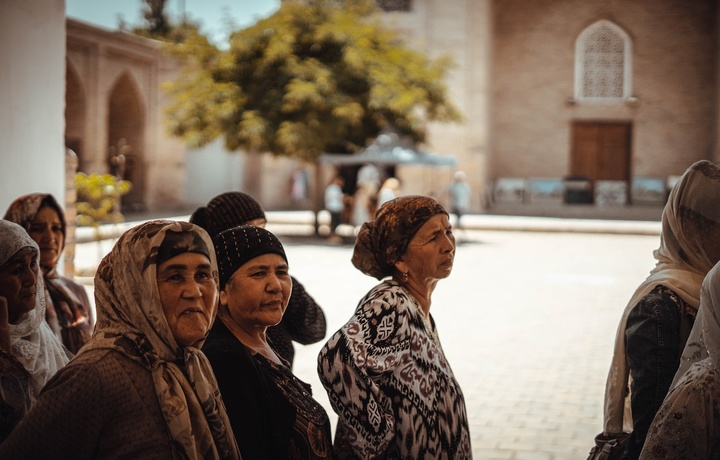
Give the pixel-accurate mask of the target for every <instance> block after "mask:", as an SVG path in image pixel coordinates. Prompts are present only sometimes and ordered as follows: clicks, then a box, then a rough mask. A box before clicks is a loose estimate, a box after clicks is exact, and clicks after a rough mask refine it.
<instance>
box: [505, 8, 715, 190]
mask: <svg viewBox="0 0 720 460" xmlns="http://www.w3.org/2000/svg"><path fill="white" fill-rule="evenodd" d="M716 17H717V14H716V2H715V1H694V2H686V1H682V0H662V1H657V0H631V1H622V2H620V1H610V2H608V1H604V0H544V1H533V2H526V1H523V0H503V1H495V2H494V18H493V22H494V46H493V54H494V57H493V62H492V67H493V72H492V82H493V96H492V100H493V105H492V113H493V119H492V128H491V131H492V133H493V144H492V161H491V178H497V177H503V176H516V177H528V176H531V177H562V176H564V175H566V174H568V173H569V172H570V170H569V161H570V149H571V141H572V140H571V126H572V123H573V121H576V120H593V121H615V120H618V121H626V122H630V123H631V124H632V139H631V157H630V172H631V176H633V177H634V176H666V175H673V174H680V173H682V171H684V169H685V168H686V167H687V166H688V165H689V164H691V163H692V162H693V161H696V160H698V159H710V158H713V156H714V150H715V143H716V141H715V139H716V137H717V122H716V113H715V112H716V108H717V95H716V92H717V83H716V53H717V38H716V29H717V25H716V24H717V19H716ZM603 19H604V20H608V21H610V22H612V23H614V24H615V25H617V26H619V27H620V28H622V29H623V30H624V31H625V33H627V34H628V35H629V37H630V41H631V44H632V94H633V95H634V96H636V97H637V98H638V99H639V102H638V104H637V105H636V106H630V105H628V104H625V103H622V102H620V103H609V104H606V103H590V102H575V103H574V104H573V103H569V102H568V99H571V98H573V97H574V65H575V42H576V39H577V37H578V36H579V35H580V33H581V32H582V31H583V30H584V29H585V28H586V27H588V26H590V25H591V24H593V23H595V22H596V21H598V20H603Z"/></svg>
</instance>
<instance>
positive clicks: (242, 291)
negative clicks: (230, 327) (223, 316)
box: [220, 254, 292, 327]
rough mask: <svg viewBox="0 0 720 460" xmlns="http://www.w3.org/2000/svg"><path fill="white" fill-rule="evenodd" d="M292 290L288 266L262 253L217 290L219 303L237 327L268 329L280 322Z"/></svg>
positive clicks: (278, 256) (270, 255) (276, 256)
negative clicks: (224, 307) (226, 310)
mask: <svg viewBox="0 0 720 460" xmlns="http://www.w3.org/2000/svg"><path fill="white" fill-rule="evenodd" d="M291 290H292V279H290V275H289V273H288V264H287V262H285V259H283V258H282V257H281V256H280V255H278V254H263V255H261V256H258V257H256V258H254V259H251V260H249V261H248V262H246V263H245V264H244V265H243V266H241V267H240V268H238V269H237V271H236V272H235V273H233V275H232V277H231V278H230V279H229V280H228V282H227V284H226V285H225V289H224V290H223V291H220V303H221V304H223V305H227V307H228V310H229V312H230V316H231V317H232V319H233V321H235V322H236V323H237V324H238V325H240V326H248V327H258V326H260V327H270V326H274V325H276V324H277V323H279V322H280V320H282V317H283V314H284V313H285V308H287V304H288V300H289V299H290V291H291Z"/></svg>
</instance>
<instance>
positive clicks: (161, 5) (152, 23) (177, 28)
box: [118, 0, 200, 43]
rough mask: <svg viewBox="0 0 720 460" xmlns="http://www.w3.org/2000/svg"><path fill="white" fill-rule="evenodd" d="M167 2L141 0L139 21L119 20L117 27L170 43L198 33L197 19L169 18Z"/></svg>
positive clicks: (165, 0)
mask: <svg viewBox="0 0 720 460" xmlns="http://www.w3.org/2000/svg"><path fill="white" fill-rule="evenodd" d="M167 3H168V1H167V0H143V4H144V5H143V7H142V17H143V19H142V21H141V23H140V24H137V25H134V26H129V25H128V24H126V23H125V21H122V20H121V22H120V24H119V26H118V27H119V29H120V30H127V31H129V32H130V33H133V34H135V35H140V36H142V37H147V38H153V39H155V40H160V41H165V42H170V43H182V42H184V41H185V40H188V39H189V38H190V37H191V36H192V35H194V34H196V33H198V31H199V30H200V24H199V23H198V22H197V21H194V20H192V19H188V18H187V17H186V16H184V15H183V17H182V18H181V19H180V20H179V21H177V20H173V19H172V18H170V17H169V16H168V14H167V11H166V6H167Z"/></svg>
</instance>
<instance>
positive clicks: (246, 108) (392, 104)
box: [167, 0, 461, 161]
mask: <svg viewBox="0 0 720 460" xmlns="http://www.w3.org/2000/svg"><path fill="white" fill-rule="evenodd" d="M376 8H377V7H376V5H375V2H374V1H372V0H344V1H338V0H310V1H306V2H283V4H282V6H281V7H280V9H279V10H278V11H277V12H276V13H275V14H273V15H272V16H270V17H269V18H267V19H264V20H261V21H259V22H258V23H257V24H255V25H253V26H251V27H248V28H246V29H243V30H240V31H237V32H235V33H233V34H232V35H231V37H230V44H229V48H228V49H226V50H220V49H218V48H217V47H215V46H214V45H212V44H211V43H210V42H209V40H207V38H205V37H203V36H202V35H201V34H200V33H199V32H196V33H192V34H187V35H186V37H185V40H184V41H183V43H182V44H180V45H177V46H175V52H176V53H178V54H179V55H180V56H182V57H183V58H185V61H186V62H187V66H186V68H185V69H184V71H183V72H182V74H181V76H180V77H179V78H178V79H177V80H175V81H173V82H169V83H168V84H167V89H168V90H169V92H170V94H171V96H172V103H171V105H170V106H169V108H168V112H167V115H168V117H167V119H168V122H169V124H170V128H171V130H172V132H173V133H174V134H176V135H178V136H181V137H182V138H183V139H185V140H186V141H188V142H189V143H191V144H193V145H195V146H202V145H205V144H207V143H209V142H211V141H213V140H214V139H216V138H218V137H221V136H222V137H224V140H225V144H226V147H227V148H228V149H229V150H231V151H233V150H237V149H245V150H248V151H253V152H264V151H269V152H271V153H273V154H275V155H282V156H290V157H294V158H298V159H302V160H305V161H314V160H315V159H317V157H318V156H319V155H320V154H322V153H323V152H351V151H354V150H357V149H358V148H362V147H364V146H365V144H366V143H367V142H368V140H370V139H372V138H374V137H375V136H376V135H377V134H378V133H379V132H380V130H381V129H382V128H383V127H384V126H385V125H387V124H388V123H389V124H391V125H392V126H394V127H395V129H397V130H398V131H399V132H400V133H401V134H403V135H406V136H408V137H410V138H411V139H412V140H413V141H415V142H422V141H424V140H425V136H426V131H425V128H426V125H427V122H428V121H443V122H452V121H460V120H461V115H460V113H459V111H458V110H457V109H456V108H455V107H454V106H453V104H452V103H451V102H450V101H449V100H448V98H447V95H446V93H447V88H446V86H445V82H444V78H445V76H446V74H447V72H448V71H449V69H450V66H451V62H450V60H449V58H447V57H443V58H439V59H435V60H432V59H429V58H428V57H427V56H425V55H424V54H423V53H421V52H419V51H416V50H413V49H411V48H409V47H407V46H406V45H405V44H404V43H403V41H402V40H401V38H400V37H399V36H398V35H397V33H396V32H394V31H392V30H390V29H388V28H386V27H384V26H382V25H381V23H380V21H379V18H378V17H377V15H376V13H377V12H378V10H377V9H376Z"/></svg>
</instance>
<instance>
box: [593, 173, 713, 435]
mask: <svg viewBox="0 0 720 460" xmlns="http://www.w3.org/2000/svg"><path fill="white" fill-rule="evenodd" d="M653 256H654V257H655V259H656V260H657V262H656V264H655V268H654V269H653V270H652V271H651V272H650V276H648V277H647V279H646V280H645V281H643V283H642V284H640V286H639V287H638V288H637V290H636V291H635V293H634V294H633V296H632V297H631V298H630V301H629V302H628V304H627V306H626V307H625V310H624V311H623V314H622V317H621V319H620V324H619V326H618V330H617V334H616V337H615V348H614V354H613V358H612V363H611V366H610V371H609V373H608V378H607V384H606V387H605V423H604V431H605V433H611V434H617V433H620V432H623V431H625V432H629V431H632V414H631V411H630V394H629V393H630V392H629V373H630V369H629V367H628V363H627V355H626V353H625V328H626V325H627V318H628V315H629V314H630V311H631V310H632V309H633V308H635V306H636V305H637V303H638V302H639V301H640V299H642V298H643V297H645V296H646V295H647V294H649V293H650V292H651V291H652V290H653V289H655V287H656V286H658V285H660V286H665V287H667V288H668V289H671V290H672V291H673V292H675V293H677V294H678V295H679V296H680V298H682V300H683V301H685V302H686V303H687V304H688V305H689V306H691V307H692V308H694V309H697V308H698V306H699V305H700V286H701V284H702V281H703V278H704V277H705V275H706V274H707V273H708V271H710V269H711V268H712V267H713V266H714V265H715V263H717V262H718V260H720V167H718V166H717V165H715V164H713V163H711V162H709V161H706V160H701V161H698V162H696V163H694V164H693V165H692V166H690V167H689V168H688V169H687V170H686V171H685V173H684V174H683V175H682V177H681V178H680V180H679V181H678V183H677V184H676V185H675V187H673V189H672V190H671V192H670V196H669V197H668V202H667V204H666V205H665V209H664V210H663V214H662V232H661V234H660V247H659V248H658V249H656V250H655V251H654V252H653Z"/></svg>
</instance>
